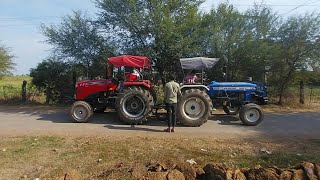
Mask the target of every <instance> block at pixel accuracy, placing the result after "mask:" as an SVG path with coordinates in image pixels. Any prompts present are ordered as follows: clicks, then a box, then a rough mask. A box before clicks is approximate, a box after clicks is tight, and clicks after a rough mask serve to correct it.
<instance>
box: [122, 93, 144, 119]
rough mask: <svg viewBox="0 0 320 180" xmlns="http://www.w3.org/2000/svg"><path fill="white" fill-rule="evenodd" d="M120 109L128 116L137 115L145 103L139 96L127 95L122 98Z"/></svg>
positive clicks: (140, 112)
mask: <svg viewBox="0 0 320 180" xmlns="http://www.w3.org/2000/svg"><path fill="white" fill-rule="evenodd" d="M122 109H123V111H124V112H125V113H126V114H127V115H128V116H130V117H133V118H135V117H139V116H141V115H142V114H143V113H144V110H145V103H144V101H143V99H142V98H141V97H139V96H135V95H134V96H129V97H127V98H125V99H124V102H123V105H122Z"/></svg>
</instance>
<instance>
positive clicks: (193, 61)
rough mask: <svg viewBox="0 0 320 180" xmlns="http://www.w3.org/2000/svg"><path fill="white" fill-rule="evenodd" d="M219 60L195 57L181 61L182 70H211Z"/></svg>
mask: <svg viewBox="0 0 320 180" xmlns="http://www.w3.org/2000/svg"><path fill="white" fill-rule="evenodd" d="M218 61H219V58H205V57H193V58H182V59H180V63H181V67H182V69H196V70H200V69H211V68H212V67H213V66H215V65H216V64H217V62H218Z"/></svg>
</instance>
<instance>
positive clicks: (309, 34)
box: [271, 14, 320, 104]
mask: <svg viewBox="0 0 320 180" xmlns="http://www.w3.org/2000/svg"><path fill="white" fill-rule="evenodd" d="M319 27H320V15H316V14H306V15H305V16H299V17H290V18H288V19H287V20H286V21H284V22H283V23H281V24H280V26H279V28H278V29H277V31H276V34H275V35H274V36H273V37H272V39H273V43H274V44H275V45H276V46H277V48H278V51H276V52H274V59H273V61H272V62H271V73H272V74H271V76H272V81H273V82H272V84H275V85H276V84H277V86H276V87H277V90H278V93H279V103H280V104H282V103H283V95H284V93H285V92H286V90H287V88H288V86H289V85H290V83H292V82H293V81H294V75H295V73H296V72H297V70H301V69H303V68H304V67H305V66H306V65H307V64H308V62H310V59H315V58H318V57H316V55H317V54H318V53H319V49H320V39H319V37H320V28H319ZM314 65H315V64H314Z"/></svg>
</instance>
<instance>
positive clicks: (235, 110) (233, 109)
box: [223, 106, 240, 115]
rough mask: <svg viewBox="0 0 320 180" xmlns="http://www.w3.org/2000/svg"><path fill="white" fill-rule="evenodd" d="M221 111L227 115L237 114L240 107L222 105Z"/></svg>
mask: <svg viewBox="0 0 320 180" xmlns="http://www.w3.org/2000/svg"><path fill="white" fill-rule="evenodd" d="M223 111H224V112H225V113H226V114H227V115H237V114H238V113H239V111H240V107H230V106H223Z"/></svg>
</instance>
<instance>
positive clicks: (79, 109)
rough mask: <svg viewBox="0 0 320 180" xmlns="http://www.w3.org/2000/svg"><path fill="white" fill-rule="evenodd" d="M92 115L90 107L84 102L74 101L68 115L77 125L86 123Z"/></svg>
mask: <svg viewBox="0 0 320 180" xmlns="http://www.w3.org/2000/svg"><path fill="white" fill-rule="evenodd" d="M92 114H93V110H92V107H91V106H90V104H89V103H87V102H85V101H76V102H75V103H73V104H72V106H71V109H70V113H69V115H70V117H71V119H72V120H73V122H77V123H85V122H88V119H89V117H90V116H91V115H92Z"/></svg>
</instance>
